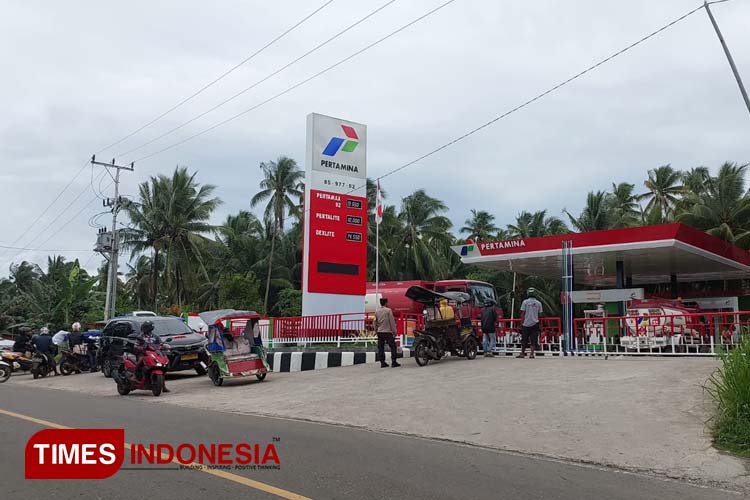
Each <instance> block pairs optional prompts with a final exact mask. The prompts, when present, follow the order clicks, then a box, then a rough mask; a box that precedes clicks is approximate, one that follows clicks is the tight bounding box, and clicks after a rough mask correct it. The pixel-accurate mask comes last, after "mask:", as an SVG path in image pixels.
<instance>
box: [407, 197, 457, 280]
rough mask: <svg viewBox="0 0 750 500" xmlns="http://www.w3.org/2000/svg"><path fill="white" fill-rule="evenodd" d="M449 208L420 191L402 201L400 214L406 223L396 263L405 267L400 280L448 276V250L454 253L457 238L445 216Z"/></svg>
mask: <svg viewBox="0 0 750 500" xmlns="http://www.w3.org/2000/svg"><path fill="white" fill-rule="evenodd" d="M447 209H448V207H447V206H446V205H445V203H443V202H442V201H440V200H438V199H436V198H433V197H431V196H429V195H428V194H427V193H426V192H425V191H424V190H423V189H419V190H417V191H415V192H414V193H412V194H410V195H409V196H407V197H405V198H404V199H403V200H402V202H401V212H400V213H399V214H398V218H399V221H400V222H401V224H402V229H401V230H402V233H401V238H400V244H399V246H398V248H397V249H396V251H395V255H396V260H397V262H400V263H401V264H402V266H403V268H402V272H403V275H402V276H400V278H403V279H408V278H416V277H423V278H425V279H430V278H433V277H441V276H445V273H446V268H447V262H446V261H445V258H444V257H445V256H446V255H447V253H446V250H450V245H451V244H452V243H453V237H452V236H451V234H450V233H449V230H450V228H451V227H452V225H453V224H452V223H451V221H450V219H448V217H446V216H444V215H442V214H443V212H445V211H446V210H447Z"/></svg>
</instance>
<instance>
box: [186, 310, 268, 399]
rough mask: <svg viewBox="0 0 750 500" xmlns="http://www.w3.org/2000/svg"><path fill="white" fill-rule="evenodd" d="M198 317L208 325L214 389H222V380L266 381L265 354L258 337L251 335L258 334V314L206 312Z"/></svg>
mask: <svg viewBox="0 0 750 500" xmlns="http://www.w3.org/2000/svg"><path fill="white" fill-rule="evenodd" d="M200 316H201V319H202V320H203V321H204V322H205V323H206V325H208V344H206V351H207V352H208V355H209V363H208V376H209V378H210V379H211V381H212V382H213V383H214V385H216V386H220V385H222V384H223V383H224V379H225V378H233V377H252V376H255V377H257V379H258V380H260V381H262V380H263V379H265V378H266V375H267V374H268V371H269V368H268V362H267V360H266V351H265V349H264V348H263V345H262V342H261V341H260V336H256V335H255V334H254V332H255V333H257V332H258V327H257V325H258V322H259V321H260V315H259V314H258V313H256V312H254V311H236V310H234V309H224V310H219V311H206V312H203V313H201V314H200Z"/></svg>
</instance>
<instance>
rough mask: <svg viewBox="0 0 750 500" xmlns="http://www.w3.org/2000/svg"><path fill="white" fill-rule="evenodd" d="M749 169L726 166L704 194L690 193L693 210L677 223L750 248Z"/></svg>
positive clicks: (707, 186)
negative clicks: (746, 189)
mask: <svg viewBox="0 0 750 500" xmlns="http://www.w3.org/2000/svg"><path fill="white" fill-rule="evenodd" d="M747 168H748V165H741V166H738V165H737V164H735V163H724V164H723V165H722V166H721V168H720V169H719V173H718V175H717V176H716V177H714V178H712V179H710V181H709V182H707V183H706V184H705V186H706V188H705V190H704V191H703V192H702V193H697V194H696V193H690V195H689V196H688V199H689V201H690V208H689V209H688V211H686V212H684V213H682V214H680V215H679V216H678V218H677V220H678V221H679V222H684V223H686V224H690V225H691V226H694V227H696V228H698V229H702V230H704V231H706V232H708V233H709V234H712V235H714V236H718V237H719V238H721V239H723V240H726V241H729V242H732V243H734V244H735V245H738V246H741V247H744V248H748V247H750V193H747V192H745V172H746V170H747Z"/></svg>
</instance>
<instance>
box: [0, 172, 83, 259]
mask: <svg viewBox="0 0 750 500" xmlns="http://www.w3.org/2000/svg"><path fill="white" fill-rule="evenodd" d="M86 165H88V161H86V163H84V164H83V166H82V167H81V169H80V170H79V171H78V172H76V174H75V175H74V176H73V177H72V178H71V179H70V181H69V182H68V183H67V184H66V185H65V187H64V188H63V189H62V191H60V192H59V193H58V194H57V196H55V199H54V200H52V201H51V202H50V204H49V205H47V207H46V208H45V209H44V210H42V212H41V213H40V214H39V215H38V216H37V218H36V219H34V222H32V223H31V224H30V225H29V226H28V227H27V228H26V229H25V230H24V231H23V233H21V234H20V236H18V238H16V239H15V240H13V242H12V243H11V246H13V245H17V244H18V243H19V242H20V241H21V239H23V237H24V236H26V235H27V234H29V231H31V228H32V227H34V225H35V224H36V223H37V222H39V221H40V220H41V218H42V217H44V214H46V213H47V212H48V211H49V209H50V208H52V205H54V204H55V203H56V202H57V200H59V199H60V197H61V196H62V195H63V193H64V192H65V191H67V190H68V188H69V187H70V186H71V185H72V184H73V182H74V181H75V180H76V179H77V178H78V176H79V175H81V172H83V171H84V169H85V168H86ZM7 251H8V249H7V248H6V249H4V250H3V253H1V254H0V257H3V256H4V255H5V253H6V252H7ZM14 258H15V257H14Z"/></svg>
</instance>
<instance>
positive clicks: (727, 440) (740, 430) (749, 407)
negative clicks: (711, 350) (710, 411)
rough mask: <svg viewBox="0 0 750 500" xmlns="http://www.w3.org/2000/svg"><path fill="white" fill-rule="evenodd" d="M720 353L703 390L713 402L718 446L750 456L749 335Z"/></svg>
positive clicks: (714, 429)
mask: <svg viewBox="0 0 750 500" xmlns="http://www.w3.org/2000/svg"><path fill="white" fill-rule="evenodd" d="M744 333H745V335H744V339H743V342H742V343H741V344H740V345H739V346H737V347H736V348H734V349H732V350H730V351H728V352H724V353H723V354H721V367H720V368H719V369H718V370H716V372H715V373H714V374H713V375H711V378H710V379H709V380H708V384H707V387H706V390H707V391H708V393H709V394H710V395H711V397H712V398H713V400H714V402H715V403H716V416H715V418H714V420H713V422H712V424H713V433H714V441H715V443H716V445H717V446H718V447H719V448H722V449H725V450H728V451H731V452H733V453H736V454H738V455H741V456H745V457H750V335H748V334H747V333H748V332H744Z"/></svg>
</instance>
